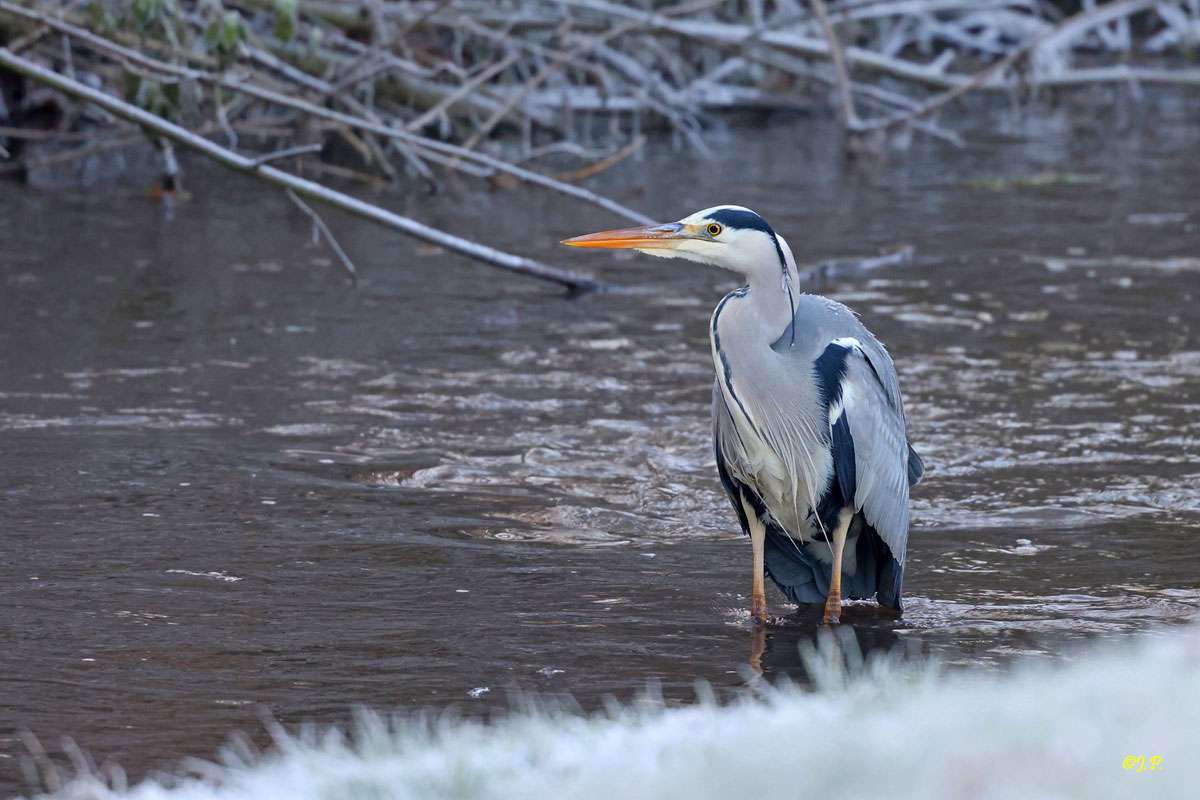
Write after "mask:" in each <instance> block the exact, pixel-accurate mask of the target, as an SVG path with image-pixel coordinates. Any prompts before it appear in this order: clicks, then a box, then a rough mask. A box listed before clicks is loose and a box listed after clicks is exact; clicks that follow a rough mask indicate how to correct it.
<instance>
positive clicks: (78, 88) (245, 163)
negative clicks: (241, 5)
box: [0, 47, 605, 292]
mask: <svg viewBox="0 0 1200 800" xmlns="http://www.w3.org/2000/svg"><path fill="white" fill-rule="evenodd" d="M0 66H4V67H6V68H8V69H10V70H12V71H14V72H17V73H19V74H21V75H24V76H25V77H27V78H29V79H31V80H34V81H37V82H38V83H41V84H44V85H46V86H49V87H51V88H53V89H57V90H58V91H60V92H63V93H64V94H67V95H70V96H72V97H75V98H76V99H79V100H83V101H86V102H88V103H93V104H95V105H96V106H98V107H100V108H102V109H104V110H105V111H107V112H109V113H110V114H112V115H113V116H116V117H120V118H121V119H125V120H128V121H129V122H133V123H135V124H137V125H141V126H142V127H144V128H146V129H148V130H150V131H152V132H154V133H155V134H158V135H159V136H163V137H165V138H168V139H171V140H172V141H174V142H176V143H178V144H181V145H184V146H185V147H189V148H191V149H192V150H195V151H197V152H199V153H201V154H203V155H205V156H207V157H209V158H210V159H212V160H214V161H216V162H218V163H220V164H223V165H224V166H226V167H229V168H230V169H233V170H236V171H238V172H244V173H247V174H250V175H254V176H256V177H258V178H261V179H263V180H265V181H267V182H269V183H273V184H275V185H277V186H281V187H283V188H286V189H290V190H292V191H293V192H295V193H296V194H297V195H301V196H304V197H308V198H311V199H314V200H319V201H321V202H323V203H326V204H328V205H332V206H334V207H336V208H340V209H342V210H343V211H347V212H349V213H351V214H354V215H355V216H359V217H362V218H364V219H368V220H371V221H372V222H376V223H379V224H381V225H384V226H386V227H389V228H392V229H394V230H398V231H400V232H402V233H405V234H408V235H409V236H412V237H414V238H417V239H421V240H423V241H426V242H430V243H432V244H435V245H438V246H439V247H443V248H445V249H447V250H450V251H451V252H455V253H458V254H460V255H464V256H466V257H468V258H472V259H475V260H477V261H481V262H483V263H486V264H489V265H491V266H494V267H498V268H500V269H504V270H508V271H510V272H516V273H519V274H522V275H529V276H531V277H534V278H540V279H542V280H546V281H552V282H554V283H558V284H560V285H562V286H565V287H567V288H568V289H570V290H571V291H572V292H581V291H592V290H596V289H602V288H605V286H604V285H603V284H601V283H599V282H598V281H596V280H594V279H592V278H589V277H586V276H583V275H579V274H577V273H573V272H568V271H565V270H560V269H557V268H555V267H551V266H549V265H548V264H543V263H541V262H539V261H535V260H533V259H530V258H525V257H524V256H518V255H513V254H511V253H506V252H503V251H501V250H496V249H494V248H491V247H488V246H487V245H483V244H480V243H478V242H472V241H470V240H467V239H463V238H460V237H458V236H455V235H453V234H450V233H446V232H445V231H442V230H439V229H437V228H433V227H430V226H428V225H424V224H422V223H420V222H417V221H416V220H413V219H410V218H409V217H404V216H401V215H399V214H396V213H394V212H391V211H388V210H386V209H384V208H380V207H379V206H376V205H372V204H370V203H367V202H364V201H362V200H359V199H358V198H356V197H351V196H350V195H347V194H343V193H342V192H338V191H335V190H333V189H330V188H328V187H326V186H322V185H321V184H319V183H315V182H313V181H310V180H306V179H304V178H300V177H298V176H296V175H292V174H291V173H288V172H284V171H283V170H280V169H276V168H275V167H272V166H270V165H269V164H256V163H255V161H254V159H252V158H247V157H245V156H242V155H239V154H238V153H235V152H234V151H232V150H228V149H226V148H224V147H221V146H220V145H218V144H215V143H214V142H211V141H209V140H208V139H205V138H203V137H201V136H197V135H196V134H194V133H192V132H191V131H189V130H187V129H186V128H182V127H180V126H178V125H175V124H174V123H172V122H168V121H167V120H165V119H163V118H162V117H159V116H157V115H155V114H151V113H149V112H148V111H144V110H142V109H140V108H138V107H136V106H133V105H130V104H129V103H126V102H124V101H123V100H119V99H117V98H116V97H113V96H112V95H109V94H105V93H104V92H101V91H99V90H97V89H93V88H92V87H90V86H87V85H85V84H83V83H80V82H79V81H75V80H71V79H70V78H68V77H66V76H64V75H60V74H59V73H57V72H53V71H52V70H49V69H46V68H45V67H42V66H41V65H39V64H36V63H34V62H33V61H30V60H29V59H27V58H23V57H21V56H18V55H15V54H13V53H11V52H9V51H8V50H7V49H6V48H2V47H0Z"/></svg>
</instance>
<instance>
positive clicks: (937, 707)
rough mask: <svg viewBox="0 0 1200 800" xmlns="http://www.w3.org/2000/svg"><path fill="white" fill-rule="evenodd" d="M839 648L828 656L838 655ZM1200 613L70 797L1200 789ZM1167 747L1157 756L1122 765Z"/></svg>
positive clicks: (424, 732) (432, 731)
mask: <svg viewBox="0 0 1200 800" xmlns="http://www.w3.org/2000/svg"><path fill="white" fill-rule="evenodd" d="M828 663H833V662H832V660H829V661H828ZM1198 664H1200V628H1194V627H1193V628H1189V629H1186V630H1183V631H1177V632H1171V633H1162V632H1159V635H1158V636H1157V637H1155V638H1148V639H1145V640H1142V641H1139V642H1136V643H1133V644H1130V643H1126V644H1124V645H1123V646H1122V647H1120V648H1118V647H1116V646H1114V645H1107V646H1105V647H1102V648H1098V649H1094V650H1091V651H1085V652H1081V653H1079V654H1077V656H1076V658H1074V659H1073V660H1072V661H1071V662H1070V663H1060V664H1048V663H1044V662H1039V663H1031V664H1025V665H1017V666H1016V667H1014V668H1013V669H1012V670H1010V671H1008V672H1005V673H999V674H998V673H995V672H987V673H982V672H979V673H974V672H971V671H960V672H951V673H942V672H940V671H939V670H938V669H936V668H935V667H934V666H932V665H918V666H914V665H911V664H910V665H905V664H903V663H900V662H897V661H894V660H884V661H879V662H875V663H872V664H868V665H867V666H866V667H865V668H864V669H862V670H858V671H856V673H857V674H855V675H854V676H853V677H850V678H845V677H843V675H842V674H840V673H839V672H838V671H837V670H830V669H828V668H827V669H826V670H825V672H824V677H823V680H822V684H823V685H822V687H821V688H820V689H819V690H818V691H816V692H805V691H800V690H796V689H783V690H768V691H766V692H764V693H762V694H761V695H760V696H758V697H755V698H753V699H746V700H744V701H741V702H738V703H734V704H732V705H725V706H717V705H714V704H711V703H702V704H699V705H696V706H691V707H686V708H673V709H662V708H661V707H656V706H654V705H653V704H639V705H636V706H632V707H627V708H624V709H621V710H619V711H613V712H610V713H609V714H606V715H603V716H592V717H582V716H579V715H576V714H571V713H565V712H551V711H530V712H525V713H521V714H515V715H513V716H512V717H509V718H507V719H506V720H504V721H501V722H495V723H491V724H484V723H477V722H468V721H462V720H459V721H454V722H443V723H429V722H425V723H417V722H413V721H411V720H409V721H407V722H404V721H392V722H388V721H385V720H384V719H383V718H382V717H380V716H378V715H373V714H366V715H364V716H363V717H362V719H361V721H360V722H359V724H358V726H357V729H356V730H355V731H354V732H353V734H352V735H350V736H346V735H344V734H341V733H338V732H336V731H326V732H323V733H320V734H316V733H312V732H309V733H306V734H298V735H293V736H283V735H281V737H280V740H279V742H278V745H277V749H276V751H275V752H273V753H271V754H268V755H265V756H261V757H255V758H253V759H249V760H247V759H244V758H242V759H239V758H236V757H234V756H229V755H227V756H226V757H225V761H224V763H222V764H220V765H210V766H209V767H208V768H206V769H204V770H202V771H201V772H200V773H199V774H198V775H196V776H192V777H179V778H171V779H167V778H162V779H159V780H154V781H150V782H147V783H143V784H141V785H139V786H136V787H134V788H133V789H131V790H129V791H128V792H124V793H122V792H117V791H114V790H112V789H109V788H107V787H106V786H104V785H102V783H101V782H100V781H98V780H97V779H94V778H82V779H76V780H75V782H73V783H71V784H70V785H68V787H67V788H66V789H65V790H63V791H61V792H60V793H59V794H58V795H56V797H60V798H71V800H83V799H85V798H86V799H87V800H100V799H102V798H103V799H105V800H107V799H108V798H117V797H120V798H139V799H140V800H151V799H152V798H164V800H167V799H169V800H217V799H218V798H220V800H234V799H235V798H236V799H237V800H242V799H244V800H262V799H263V798H288V799H289V800H309V799H310V798H311V799H312V800H317V798H320V799H321V800H332V799H334V798H371V800H385V799H389V798H397V799H399V798H405V799H407V798H496V799H497V800H500V799H501V798H503V799H504V800H512V799H513V798H578V799H579V800H583V798H597V799H598V800H618V799H619V798H676V797H678V798H825V799H829V798H888V799H889V800H891V799H892V798H920V800H932V799H933V798H1022V799H1023V800H1027V799H1028V798H1110V797H1111V798H1128V797H1152V798H1185V797H1186V798H1195V797H1200V763H1198V762H1200V669H1197V665H1198ZM1128 755H1144V756H1147V757H1150V756H1160V757H1161V758H1162V763H1161V766H1160V767H1159V769H1158V770H1156V771H1152V772H1150V771H1148V772H1144V773H1141V774H1139V773H1137V772H1135V771H1132V770H1127V769H1123V766H1122V762H1123V761H1124V759H1125V758H1126V756H1128Z"/></svg>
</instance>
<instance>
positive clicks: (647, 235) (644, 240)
mask: <svg viewBox="0 0 1200 800" xmlns="http://www.w3.org/2000/svg"><path fill="white" fill-rule="evenodd" d="M691 238H692V235H691V233H690V232H689V231H688V230H687V229H686V228H685V227H684V226H683V225H682V224H681V223H678V222H668V223H666V224H665V225H645V226H643V227H640V228H618V229H616V230H611V231H600V232H599V233H586V234H584V235H583V236H576V237H574V238H571V239H563V240H562V244H565V245H567V246H569V247H599V248H604V249H607V250H628V249H637V250H648V249H652V248H670V247H675V246H676V244H678V243H679V242H681V241H685V240H687V239H691Z"/></svg>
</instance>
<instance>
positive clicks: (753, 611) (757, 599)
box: [750, 592, 767, 624]
mask: <svg viewBox="0 0 1200 800" xmlns="http://www.w3.org/2000/svg"><path fill="white" fill-rule="evenodd" d="M750 616H751V617H753V618H754V621H755V622H758V623H760V624H764V623H766V621H767V596H766V594H764V593H762V592H754V593H752V594H751V595H750Z"/></svg>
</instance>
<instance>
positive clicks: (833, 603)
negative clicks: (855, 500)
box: [823, 508, 854, 625]
mask: <svg viewBox="0 0 1200 800" xmlns="http://www.w3.org/2000/svg"><path fill="white" fill-rule="evenodd" d="M853 519H854V511H853V510H852V509H848V508H844V509H842V513H841V514H840V515H838V521H837V526H836V527H835V528H834V530H833V564H832V569H831V571H830V575H829V594H827V595H825V615H824V619H823V621H824V623H825V624H826V625H836V624H837V623H838V622H840V621H841V617H842V552H843V551H844V550H845V549H846V533H847V532H848V531H849V530H850V522H851V520H853Z"/></svg>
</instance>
